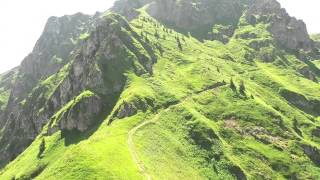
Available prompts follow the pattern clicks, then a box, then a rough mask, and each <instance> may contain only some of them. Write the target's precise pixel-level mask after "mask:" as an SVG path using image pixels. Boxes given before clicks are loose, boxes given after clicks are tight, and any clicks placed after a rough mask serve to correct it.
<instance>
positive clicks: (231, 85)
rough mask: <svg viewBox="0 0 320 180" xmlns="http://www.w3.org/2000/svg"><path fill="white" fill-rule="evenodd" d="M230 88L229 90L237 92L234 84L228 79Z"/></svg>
mask: <svg viewBox="0 0 320 180" xmlns="http://www.w3.org/2000/svg"><path fill="white" fill-rule="evenodd" d="M230 88H231V89H232V90H233V91H237V87H236V85H235V84H234V82H233V79H232V78H231V79H230Z"/></svg>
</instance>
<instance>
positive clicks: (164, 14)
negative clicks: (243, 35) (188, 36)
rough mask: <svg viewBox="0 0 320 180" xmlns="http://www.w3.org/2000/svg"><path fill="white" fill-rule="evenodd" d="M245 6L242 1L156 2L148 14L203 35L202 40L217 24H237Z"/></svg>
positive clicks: (174, 0) (157, 0) (171, 0)
mask: <svg viewBox="0 0 320 180" xmlns="http://www.w3.org/2000/svg"><path fill="white" fill-rule="evenodd" d="M244 5H245V4H244V1H242V0H201V1H192V0H184V1H176V0H156V1H155V2H154V3H153V4H151V5H150V7H149V9H148V12H149V13H150V15H152V16H153V17H155V18H156V19H158V20H160V21H162V22H164V23H166V24H169V25H173V26H175V27H177V28H180V29H181V30H183V31H189V32H194V33H203V35H202V36H203V37H202V38H207V33H208V32H209V31H210V29H211V28H212V26H213V25H215V24H228V25H235V24H237V23H238V21H239V18H240V17H241V15H242V13H243V12H242V11H243V10H244ZM201 31H203V32H201Z"/></svg>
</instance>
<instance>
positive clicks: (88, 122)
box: [59, 95, 104, 132]
mask: <svg viewBox="0 0 320 180" xmlns="http://www.w3.org/2000/svg"><path fill="white" fill-rule="evenodd" d="M103 106H104V104H103V100H102V99H101V98H100V97H99V96H97V95H92V96H90V97H86V98H84V99H82V100H81V101H80V102H78V103H77V104H75V105H74V106H72V108H71V109H69V111H67V112H66V113H64V115H63V116H62V118H61V120H60V125H59V126H60V129H61V130H67V131H71V130H78V131H80V132H85V131H86V130H88V129H89V128H90V127H91V126H93V125H94V124H95V123H96V121H97V120H98V116H99V115H100V114H101V113H102V112H103V109H104V108H103Z"/></svg>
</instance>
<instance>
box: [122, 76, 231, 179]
mask: <svg viewBox="0 0 320 180" xmlns="http://www.w3.org/2000/svg"><path fill="white" fill-rule="evenodd" d="M224 85H226V83H224V82H223V83H216V84H215V85H213V86H211V87H209V88H207V89H204V90H202V91H198V92H196V94H191V95H190V96H187V97H185V98H184V99H183V100H182V101H181V102H179V103H177V104H175V105H172V106H170V107H168V108H167V109H165V110H163V111H160V112H159V113H158V114H156V115H155V116H154V117H153V118H152V119H151V120H149V121H145V122H142V123H141V124H139V125H138V126H135V127H134V128H132V129H131V130H130V131H129V132H128V146H129V151H130V154H131V156H132V158H133V161H134V162H135V163H136V164H137V166H138V169H139V171H140V172H141V174H143V175H144V176H145V177H146V179H147V180H152V178H151V176H150V174H149V173H148V172H147V170H146V167H145V165H144V163H143V162H142V160H141V159H139V156H138V153H137V149H136V147H135V145H134V142H133V136H134V135H135V133H136V132H137V131H138V130H140V129H141V128H143V127H144V126H146V125H149V124H152V123H155V122H156V121H157V120H158V119H159V116H160V114H161V113H162V112H168V111H169V109H170V108H171V107H173V106H176V105H178V104H181V103H182V102H184V101H186V100H187V99H188V98H190V97H192V96H194V95H199V94H201V93H204V92H207V91H210V90H213V89H216V88H218V87H221V86H224Z"/></svg>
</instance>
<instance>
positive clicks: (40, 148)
mask: <svg viewBox="0 0 320 180" xmlns="http://www.w3.org/2000/svg"><path fill="white" fill-rule="evenodd" d="M45 149H46V141H45V140H44V138H43V139H42V141H41V143H40V146H39V153H38V158H40V157H41V155H42V154H43V152H44V150H45Z"/></svg>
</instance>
